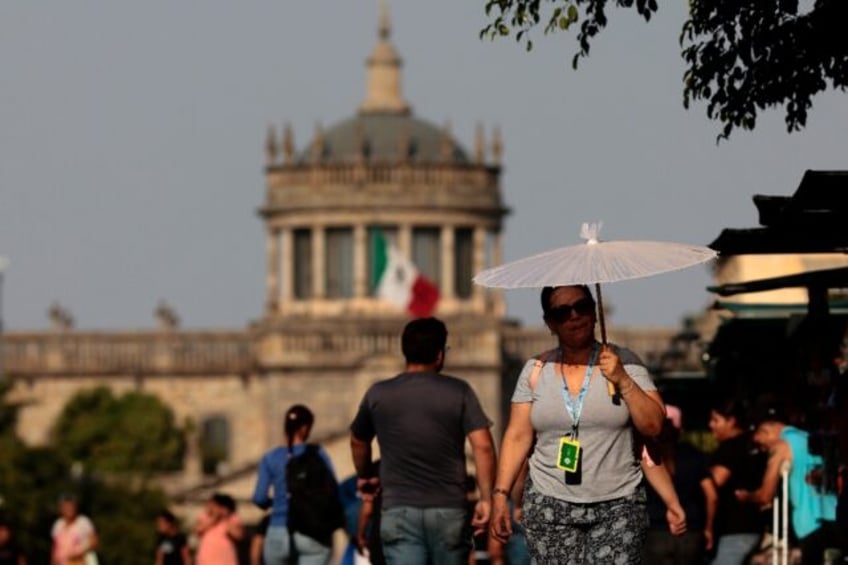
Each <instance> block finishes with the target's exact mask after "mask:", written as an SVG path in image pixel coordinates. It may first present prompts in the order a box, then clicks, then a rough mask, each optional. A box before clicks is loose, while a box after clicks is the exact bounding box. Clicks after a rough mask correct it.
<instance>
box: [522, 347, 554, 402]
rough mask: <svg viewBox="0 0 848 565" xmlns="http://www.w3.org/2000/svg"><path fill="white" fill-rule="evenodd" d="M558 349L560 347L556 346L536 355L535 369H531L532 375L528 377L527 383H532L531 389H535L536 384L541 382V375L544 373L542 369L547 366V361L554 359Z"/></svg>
mask: <svg viewBox="0 0 848 565" xmlns="http://www.w3.org/2000/svg"><path fill="white" fill-rule="evenodd" d="M558 351H559V348H558V347H555V348H554V349H549V350H547V351H544V352H542V353H540V354H539V355H537V356H536V360H535V361H534V362H533V369H531V370H530V377H528V379H527V384H529V385H530V390H531V391H533V390H535V389H536V385H537V384H539V377H540V376H541V374H542V369H543V368H544V367H545V363H547V362H548V361H550V360H551V359H553V358H554V357H555V356H556V354H557V352H558Z"/></svg>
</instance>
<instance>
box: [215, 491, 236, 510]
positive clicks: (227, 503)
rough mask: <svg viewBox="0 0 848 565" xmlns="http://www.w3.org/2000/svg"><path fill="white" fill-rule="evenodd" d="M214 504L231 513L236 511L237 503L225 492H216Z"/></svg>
mask: <svg viewBox="0 0 848 565" xmlns="http://www.w3.org/2000/svg"><path fill="white" fill-rule="evenodd" d="M212 502H214V503H215V504H217V505H218V506H220V507H222V508H225V509H226V510H227V511H228V512H230V513H233V512H235V511H236V501H235V499H234V498H233V497H232V496H230V495H229V494H225V493H223V492H216V493H215V494H213V495H212Z"/></svg>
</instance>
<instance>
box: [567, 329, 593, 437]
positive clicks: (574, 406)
mask: <svg viewBox="0 0 848 565" xmlns="http://www.w3.org/2000/svg"><path fill="white" fill-rule="evenodd" d="M597 358H598V344H597V343H595V344H594V345H593V346H592V354H591V355H590V356H589V364H588V365H586V375H585V376H584V377H583V384H582V385H581V386H580V392H579V393H578V395H577V400H576V401H574V402H572V400H571V394H569V392H568V383H567V382H566V380H565V371H564V370H563V369H562V350H560V371H561V372H562V398H563V400H565V409H566V410H568V414H569V415H570V416H571V429H572V430H574V432H575V433H576V432H577V426H578V424H579V423H580V413H581V412H583V400H584V399H585V398H586V391H588V390H589V381H590V380H592V373H593V372H594V370H595V361H596V360H597Z"/></svg>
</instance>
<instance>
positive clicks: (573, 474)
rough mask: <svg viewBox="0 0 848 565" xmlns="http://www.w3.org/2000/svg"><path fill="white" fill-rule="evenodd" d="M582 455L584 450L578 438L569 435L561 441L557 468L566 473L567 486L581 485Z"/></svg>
mask: <svg viewBox="0 0 848 565" xmlns="http://www.w3.org/2000/svg"><path fill="white" fill-rule="evenodd" d="M582 455H583V449H582V448H581V447H580V441H578V440H577V438H575V437H573V436H570V435H569V436H565V437H563V438H562V439H560V440H559V455H558V457H557V467H558V468H559V469H562V470H563V471H565V484H567V485H579V484H580V483H581V482H582V465H581V459H582Z"/></svg>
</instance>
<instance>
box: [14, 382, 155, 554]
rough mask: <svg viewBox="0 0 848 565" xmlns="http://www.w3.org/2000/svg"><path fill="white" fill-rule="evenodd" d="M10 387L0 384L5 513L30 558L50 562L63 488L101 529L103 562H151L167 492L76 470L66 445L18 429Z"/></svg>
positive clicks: (100, 399)
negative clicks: (40, 442)
mask: <svg viewBox="0 0 848 565" xmlns="http://www.w3.org/2000/svg"><path fill="white" fill-rule="evenodd" d="M9 388H10V387H9V386H5V385H4V386H0V421H2V425H0V516H3V517H4V518H5V519H7V520H8V521H9V522H10V523H11V524H12V528H13V532H14V536H15V538H16V540H17V542H18V543H19V544H20V546H21V547H22V548H23V550H24V553H25V554H26V557H27V562H28V563H49V562H50V547H51V542H50V529H51V527H52V525H53V522H54V521H55V520H56V517H57V500H58V497H59V494H60V493H72V494H75V495H76V496H77V497H78V498H79V500H80V509H81V510H82V512H83V513H84V514H87V515H88V516H90V517H91V519H92V520H93V521H94V524H95V527H96V528H97V531H98V534H99V535H100V539H101V546H100V547H99V548H98V550H97V553H98V555H99V556H100V560H101V563H120V564H122V565H146V564H149V563H150V562H151V559H152V557H151V556H152V555H153V552H154V548H155V541H156V538H155V532H154V529H153V525H154V520H155V517H156V513H157V512H158V511H159V510H160V509H161V508H163V507H165V505H166V504H167V502H168V501H167V499H166V498H165V496H164V494H163V493H162V492H161V491H160V490H157V489H149V488H144V487H142V488H138V487H137V486H131V485H130V484H128V483H129V481H118V480H115V478H114V477H110V478H109V481H108V482H107V481H101V480H98V478H97V477H96V476H93V475H91V474H87V473H85V472H83V473H82V474H77V475H74V473H72V472H71V471H72V469H73V468H74V465H73V462H72V461H73V460H71V459H68V457H67V455H66V454H64V453H63V452H62V451H61V450H59V449H57V448H56V447H51V446H44V447H29V446H27V445H25V444H24V443H23V442H22V441H20V439H19V438H18V437H17V436H16V435H15V431H14V428H15V423H16V422H15V418H14V414H15V409H16V407H15V406H14V405H13V404H12V403H11V402H10V401H9V400H8V398H7V393H8V391H9ZM110 396H111V395H106V394H104V393H103V391H96V392H94V393H91V397H92V399H93V400H94V402H92V405H94V406H95V407H102V405H104V404H106V405H108V404H109V402H108V398H109V397H110ZM104 399H106V400H107V401H106V402H104ZM111 401H112V402H117V400H116V399H114V398H112V400H111ZM79 404H84V402H82V401H80V402H79ZM141 425H145V422H141ZM154 433H156V432H155V430H154ZM106 437H107V438H108V435H107V436H106Z"/></svg>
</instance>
